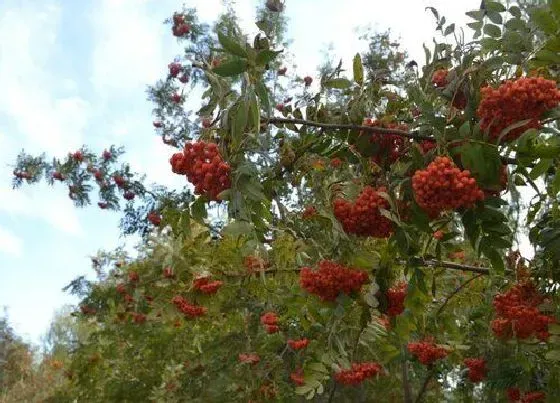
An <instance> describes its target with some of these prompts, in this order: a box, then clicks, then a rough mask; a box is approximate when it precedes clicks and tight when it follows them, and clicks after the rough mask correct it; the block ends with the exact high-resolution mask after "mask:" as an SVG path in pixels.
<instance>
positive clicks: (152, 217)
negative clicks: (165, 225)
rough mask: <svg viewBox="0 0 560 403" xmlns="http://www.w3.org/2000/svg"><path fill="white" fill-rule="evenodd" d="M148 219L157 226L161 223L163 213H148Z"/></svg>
mask: <svg viewBox="0 0 560 403" xmlns="http://www.w3.org/2000/svg"><path fill="white" fill-rule="evenodd" d="M148 221H149V222H151V223H152V224H153V225H155V226H156V227H157V226H158V225H159V224H161V215H159V214H158V213H157V212H156V211H152V212H150V213H149V214H148Z"/></svg>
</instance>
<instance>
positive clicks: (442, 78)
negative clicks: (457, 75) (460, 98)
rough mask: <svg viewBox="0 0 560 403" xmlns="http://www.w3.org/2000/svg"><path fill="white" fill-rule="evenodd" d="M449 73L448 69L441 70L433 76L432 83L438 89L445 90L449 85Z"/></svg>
mask: <svg viewBox="0 0 560 403" xmlns="http://www.w3.org/2000/svg"><path fill="white" fill-rule="evenodd" d="M447 73H448V71H447V70H446V69H439V70H436V71H435V72H434V74H433V75H432V83H433V84H434V85H435V86H436V87H437V88H444V87H445V86H446V85H447Z"/></svg>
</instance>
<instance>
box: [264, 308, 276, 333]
mask: <svg viewBox="0 0 560 403" xmlns="http://www.w3.org/2000/svg"><path fill="white" fill-rule="evenodd" d="M261 323H262V324H263V325H264V328H265V330H266V332H267V333H268V334H272V333H277V332H278V331H279V330H280V327H279V326H278V316H277V315H276V314H275V313H274V312H266V313H264V314H263V315H261Z"/></svg>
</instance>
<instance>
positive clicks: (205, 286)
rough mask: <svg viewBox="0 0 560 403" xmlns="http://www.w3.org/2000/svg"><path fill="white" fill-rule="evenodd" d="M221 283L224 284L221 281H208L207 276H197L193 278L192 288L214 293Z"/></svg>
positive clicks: (207, 293) (205, 292) (204, 292)
mask: <svg viewBox="0 0 560 403" xmlns="http://www.w3.org/2000/svg"><path fill="white" fill-rule="evenodd" d="M222 285H224V282H223V281H220V280H214V281H210V278H209V277H199V278H196V279H194V280H193V288H194V289H195V290H198V291H200V292H201V293H203V294H206V295H212V294H216V293H217V292H218V290H219V289H220V287H221V286H222Z"/></svg>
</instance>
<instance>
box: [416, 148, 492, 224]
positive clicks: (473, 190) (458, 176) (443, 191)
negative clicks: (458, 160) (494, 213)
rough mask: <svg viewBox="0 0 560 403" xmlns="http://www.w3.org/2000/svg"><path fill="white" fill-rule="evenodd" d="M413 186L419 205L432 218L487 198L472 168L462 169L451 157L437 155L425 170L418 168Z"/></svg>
mask: <svg viewBox="0 0 560 403" xmlns="http://www.w3.org/2000/svg"><path fill="white" fill-rule="evenodd" d="M412 189H413V191H414V199H415V200H416V202H417V203H418V205H419V206H420V207H422V208H423V209H424V210H425V211H426V212H427V213H428V215H429V216H430V217H433V218H435V217H437V216H438V215H439V214H440V213H441V212H442V211H449V210H456V209H458V208H461V207H472V206H473V205H474V203H475V202H477V201H479V200H483V199H484V192H483V191H482V190H481V189H480V188H479V187H478V185H477V183H476V180H475V179H474V178H473V177H472V176H471V173H470V171H468V170H464V171H461V170H460V169H459V168H457V166H455V164H454V163H453V161H452V160H451V159H450V158H449V157H436V159H435V160H434V161H433V162H431V163H430V164H429V165H428V167H427V168H426V169H424V170H418V171H416V172H415V173H414V175H413V176H412Z"/></svg>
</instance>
